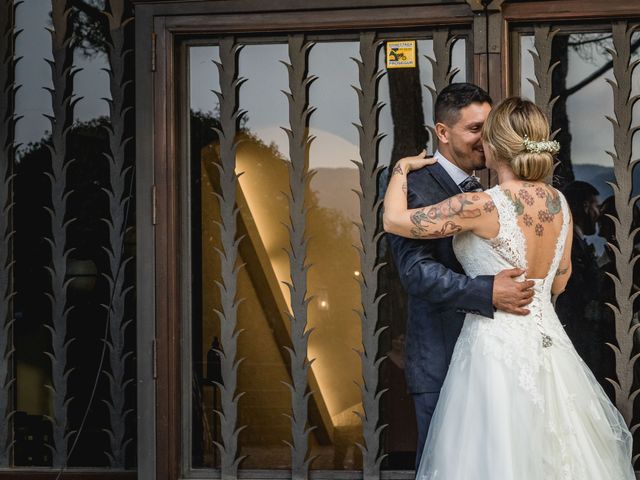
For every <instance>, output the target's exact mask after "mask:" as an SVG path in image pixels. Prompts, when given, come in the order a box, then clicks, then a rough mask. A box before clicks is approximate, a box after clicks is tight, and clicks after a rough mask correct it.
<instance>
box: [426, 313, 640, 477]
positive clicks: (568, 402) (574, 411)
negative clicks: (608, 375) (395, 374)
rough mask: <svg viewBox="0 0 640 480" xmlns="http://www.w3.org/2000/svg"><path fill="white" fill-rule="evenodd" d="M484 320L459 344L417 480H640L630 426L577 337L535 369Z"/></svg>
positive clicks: (546, 352) (543, 351) (549, 352)
mask: <svg viewBox="0 0 640 480" xmlns="http://www.w3.org/2000/svg"><path fill="white" fill-rule="evenodd" d="M548 314H550V315H554V316H555V312H553V311H552V310H551V311H550V312H549V313H548ZM498 315H501V313H498ZM504 315H506V314H504ZM480 318H482V317H477V318H471V319H470V318H467V320H466V322H465V326H464V328H463V332H462V334H461V339H463V337H464V339H463V340H462V341H460V340H459V341H458V343H457V344H456V349H455V352H454V356H453V359H452V363H451V366H450V368H449V373H448V374H447V377H446V379H445V382H444V385H443V387H442V391H441V394H440V398H439V400H438V405H437V407H436V410H435V412H434V415H433V418H432V421H431V425H430V428H429V434H428V437H427V442H426V445H425V449H424V452H423V455H422V459H421V463H420V466H419V468H418V472H417V476H416V478H417V479H418V480H605V479H606V480H609V479H611V480H632V479H633V480H635V474H634V472H633V468H632V465H631V451H632V438H631V434H630V433H629V430H628V428H627V426H626V423H625V421H624V419H623V418H622V416H621V415H620V413H619V412H618V410H617V409H616V408H615V407H614V406H613V404H612V403H611V402H610V401H609V399H608V397H607V396H606V394H605V392H604V390H603V389H602V388H601V387H600V385H599V384H598V382H597V380H596V379H595V377H594V376H593V374H592V373H591V371H590V370H589V368H588V367H587V366H586V365H585V364H584V362H583V361H582V360H581V359H580V357H579V356H578V354H577V353H576V351H575V350H574V349H573V347H572V346H571V344H570V342H569V341H568V339H565V340H566V341H564V342H563V341H560V342H558V341H556V342H555V344H554V345H552V346H550V347H548V348H544V347H543V346H542V344H541V342H540V346H539V348H537V349H536V351H535V353H534V354H533V355H539V358H537V359H536V360H537V361H534V362H531V364H530V365H529V366H527V365H526V363H522V362H523V358H517V355H518V353H522V352H516V351H514V352H508V354H505V353H504V349H505V348H509V347H508V345H505V342H504V341H503V340H501V339H500V338H497V337H495V336H493V335H491V334H489V333H486V332H485V331H483V330H482V329H478V328H476V327H477V326H478V323H479V322H481V320H479V319H480ZM486 320H487V319H485V321H486ZM509 320H510V319H507V321H509ZM554 320H557V317H556V319H554ZM520 321H522V318H521V319H520ZM474 322H475V323H474ZM558 325H559V323H558ZM474 328H475V330H476V331H475V332H469V331H467V332H465V329H467V330H469V329H474ZM560 328H561V327H560ZM563 334H564V332H563ZM496 352H502V353H499V354H496ZM530 355H531V353H530V352H529V353H528V354H527V356H530ZM523 365H524V366H523Z"/></svg>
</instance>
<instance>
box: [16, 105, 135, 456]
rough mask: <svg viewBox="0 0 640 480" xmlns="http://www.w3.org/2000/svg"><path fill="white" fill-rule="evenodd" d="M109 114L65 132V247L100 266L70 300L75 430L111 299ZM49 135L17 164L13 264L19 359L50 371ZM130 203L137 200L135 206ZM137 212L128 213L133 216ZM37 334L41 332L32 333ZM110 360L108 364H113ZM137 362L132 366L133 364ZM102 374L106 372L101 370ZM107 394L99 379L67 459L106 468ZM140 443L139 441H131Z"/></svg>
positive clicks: (131, 398) (130, 396)
mask: <svg viewBox="0 0 640 480" xmlns="http://www.w3.org/2000/svg"><path fill="white" fill-rule="evenodd" d="M108 124H109V120H108V119H107V118H105V117H101V118H97V119H94V120H91V121H88V122H78V123H76V124H74V125H73V126H72V128H71V129H70V131H69V136H68V155H69V158H73V159H75V160H74V161H73V162H71V163H70V165H69V169H68V172H67V179H68V187H69V190H70V191H71V192H72V193H71V197H70V201H69V202H68V203H67V209H66V212H65V218H67V219H69V220H71V219H73V221H71V222H70V224H69V227H68V245H67V246H68V247H69V248H72V249H73V251H72V253H71V255H70V258H71V259H72V261H76V260H80V261H83V262H86V261H91V262H93V264H95V266H96V270H97V272H98V274H97V276H96V278H95V282H96V283H95V287H93V290H91V291H85V292H81V291H76V290H73V289H72V290H71V291H70V296H69V303H70V304H72V305H73V307H74V308H73V309H72V310H71V311H70V313H69V333H68V335H69V338H75V339H76V341H75V342H73V343H72V344H71V346H70V348H69V364H70V365H73V366H74V368H75V370H74V372H73V374H72V375H70V376H69V390H70V392H71V395H72V396H73V397H74V401H73V405H76V407H77V408H75V409H72V410H71V412H72V413H71V414H70V418H69V425H70V428H77V426H78V425H79V423H80V420H81V416H82V413H83V410H82V408H81V407H82V406H84V405H87V402H88V398H89V395H90V393H91V390H90V389H88V388H87V381H93V378H94V377H95V373H96V372H95V366H96V365H97V364H98V356H99V354H100V351H99V349H96V345H100V344H101V337H102V332H103V331H104V327H103V326H104V321H105V319H106V313H105V310H104V309H103V307H102V306H101V303H104V302H105V299H106V298H108V290H109V286H108V284H107V282H106V281H105V279H104V277H103V276H102V275H100V272H107V271H109V259H108V257H107V255H105V251H104V249H103V247H104V245H108V244H109V238H108V232H107V229H106V228H105V222H104V220H103V219H104V218H108V217H109V210H108V202H107V197H106V195H105V194H104V191H103V189H109V188H110V177H109V170H108V164H107V162H106V161H105V160H104V157H103V154H104V152H108V151H109V144H108V135H107V130H106V127H107V125H108ZM49 142H50V135H46V136H45V137H44V138H43V139H42V140H40V141H38V142H34V143H30V144H29V145H28V146H27V147H26V148H25V149H24V150H23V151H22V152H21V153H20V157H19V159H17V161H16V167H15V180H14V187H15V215H14V224H15V230H16V237H15V238H16V241H15V242H14V255H15V259H16V263H17V264H18V265H20V268H18V269H17V270H16V280H15V281H16V291H17V292H18V296H17V299H16V311H17V312H18V314H19V315H20V317H21V318H22V319H23V320H24V321H22V322H21V323H20V325H19V326H17V328H16V335H15V336H16V356H17V360H18V361H19V362H25V363H27V364H30V365H34V366H35V367H36V368H37V369H41V370H42V371H43V372H47V371H48V369H49V366H48V364H47V362H46V361H45V358H46V357H44V355H43V354H42V351H43V350H46V349H47V348H48V347H47V342H48V339H47V337H46V335H44V336H41V338H40V337H39V336H38V333H37V332H39V331H40V330H42V328H43V327H42V319H43V318H48V317H49V316H50V314H49V304H48V302H46V301H44V300H41V299H43V298H44V294H45V292H48V291H49V289H50V280H49V277H48V274H47V271H46V270H45V268H44V267H45V266H47V265H48V264H49V263H50V261H51V259H50V252H49V250H48V249H47V248H44V245H46V242H45V238H46V237H48V236H50V235H51V233H50V231H49V230H50V222H49V219H48V213H47V211H46V210H45V209H44V208H43V207H44V206H46V205H48V204H49V202H50V198H49V190H50V188H51V187H50V184H49V182H48V181H47V177H46V176H45V175H43V172H45V171H48V170H49V165H50V157H49V151H48V148H47V144H48V143H49ZM132 208H133V206H132ZM134 218H135V216H134V215H130V216H129V219H130V221H133V220H134ZM134 275H135V266H134V264H133V263H132V264H130V266H129V267H128V268H127V269H126V270H125V284H127V285H132V284H133V278H134ZM126 308H127V311H126V315H125V316H126V318H132V317H133V315H134V299H133V297H132V298H131V303H129V304H128V305H127V307H126ZM34 332H36V333H34ZM34 335H35V336H36V337H38V339H37V340H36V342H41V343H42V347H41V348H38V349H35V350H34V348H33V342H34V340H33V339H34ZM126 348H127V350H128V351H133V350H134V348H135V335H130V336H129V337H128V338H127V346H126ZM109 368H110V367H109V364H108V363H107V364H105V369H107V370H108V369H109ZM126 368H127V370H128V371H127V374H126V375H127V378H134V377H135V372H134V369H135V363H129V364H128V365H127V366H126ZM132 368H133V369H132ZM101 379H102V380H104V379H106V377H104V376H101ZM108 397H109V390H108V384H107V382H104V381H101V382H100V383H99V388H98V391H97V399H98V401H95V402H94V408H93V410H92V411H91V414H90V415H89V416H88V418H87V425H86V428H85V430H84V431H83V434H82V435H83V437H82V438H83V441H81V442H79V443H78V445H77V448H76V451H75V452H74V454H73V456H72V458H71V462H70V464H71V465H72V466H75V465H77V466H107V464H108V461H107V458H106V457H105V455H104V453H103V452H104V451H109V444H108V437H107V436H105V435H104V433H103V432H102V429H103V428H105V426H106V425H108V424H109V423H108V422H109V420H108V416H107V411H106V409H104V408H102V407H101V406H102V405H103V403H102V402H101V401H100V399H106V398H108ZM127 403H128V405H129V406H132V405H134V404H135V392H134V390H133V389H131V390H130V391H128V392H127ZM134 422H135V419H133V420H132V422H130V423H129V424H128V425H127V429H128V432H127V437H128V438H131V437H132V436H133V435H134V431H135V430H134V429H133V427H134V426H135V423H134ZM134 444H135V443H134Z"/></svg>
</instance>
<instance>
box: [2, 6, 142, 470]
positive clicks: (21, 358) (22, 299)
mask: <svg viewBox="0 0 640 480" xmlns="http://www.w3.org/2000/svg"><path fill="white" fill-rule="evenodd" d="M77 8H80V9H81V10H77V9H76V8H74V9H73V10H72V11H71V15H70V18H69V22H70V26H71V28H70V30H69V34H71V30H73V31H74V32H75V35H76V37H75V41H76V42H75V43H72V46H73V48H72V49H71V50H70V51H69V53H68V55H69V59H68V60H69V64H70V65H73V66H74V67H79V68H81V69H82V70H81V71H79V73H78V74H77V75H76V76H75V78H74V80H73V94H74V95H75V96H76V97H79V96H82V97H83V98H82V99H79V102H78V103H77V104H76V105H75V106H74V108H73V109H72V110H73V115H69V116H68V118H66V119H62V118H61V117H58V118H56V119H55V121H56V122H58V123H57V124H58V125H61V124H62V122H63V120H64V124H63V125H64V126H67V127H69V130H68V135H67V137H66V142H60V143H58V144H57V148H64V149H65V152H66V153H65V155H64V161H63V163H64V164H65V165H68V168H67V169H66V170H64V171H62V172H58V174H57V176H56V179H53V178H50V177H47V176H46V175H45V173H47V174H50V173H51V172H52V171H53V166H52V153H51V152H50V150H49V148H48V145H49V144H50V143H51V141H52V133H51V124H50V122H49V120H48V119H47V118H46V117H45V115H52V114H53V109H52V106H51V105H52V101H51V95H50V93H49V92H48V91H47V90H45V89H44V88H43V87H46V88H52V86H53V82H52V69H51V68H50V66H49V65H48V64H47V63H46V61H45V59H49V60H51V59H52V42H51V34H50V33H49V32H48V31H47V30H46V28H52V27H53V19H52V13H51V2H40V1H34V0H27V1H26V2H24V3H23V4H22V5H19V6H18V8H17V17H16V22H17V27H18V28H19V29H24V31H23V32H22V33H21V34H20V35H19V36H18V39H17V42H16V50H17V54H18V55H19V56H22V57H23V59H22V60H21V61H20V62H19V64H18V69H17V71H16V81H17V83H18V84H21V85H22V88H21V90H19V91H18V95H17V98H16V113H17V114H18V115H24V118H23V119H22V120H21V121H20V122H18V128H17V132H16V135H17V141H18V142H21V143H22V144H23V145H22V148H21V149H20V151H19V152H18V157H17V159H16V166H15V173H16V178H15V181H14V194H15V207H14V211H13V219H14V227H15V231H16V233H15V243H14V255H15V270H14V273H15V289H16V292H17V295H16V297H15V303H14V308H15V317H16V323H15V330H14V340H15V347H16V353H15V360H16V377H17V378H16V389H15V393H16V397H15V410H16V413H15V416H14V417H13V426H14V429H15V450H14V463H15V464H16V465H17V466H54V467H59V466H60V465H61V463H65V464H67V465H68V466H71V467H111V468H114V469H119V470H123V469H127V468H132V467H133V466H135V457H136V442H135V436H136V429H135V427H136V418H135V413H134V412H135V406H136V397H135V389H134V388H132V387H133V385H135V381H134V380H135V377H134V376H135V370H136V369H135V362H134V361H133V358H135V355H133V354H134V351H135V350H134V349H135V343H136V340H135V326H134V323H132V320H134V319H135V298H134V294H133V293H132V292H130V290H131V287H132V286H133V282H134V278H135V263H134V262H133V261H132V260H133V258H132V256H133V251H134V250H135V233H134V231H133V228H132V227H133V219H134V218H135V214H134V213H133V212H131V211H130V209H131V208H133V204H132V203H130V202H126V198H128V197H130V196H134V195H135V193H134V192H133V190H132V189H133V182H132V174H131V173H127V172H129V170H130V169H131V167H132V166H133V164H134V158H133V156H132V152H133V145H134V142H130V143H129V146H127V147H124V148H122V150H121V151H120V152H113V151H111V146H112V145H117V144H118V143H117V142H125V139H126V138H128V136H130V135H132V131H133V130H132V126H133V115H132V113H130V114H127V116H126V118H124V119H119V120H117V119H109V114H110V111H109V108H108V104H107V102H106V101H105V100H104V99H105V98H109V97H110V96H111V92H110V84H109V75H108V73H107V72H105V71H103V70H102V69H105V68H108V66H109V61H108V58H107V55H106V47H107V42H108V40H109V38H108V32H107V30H106V28H105V24H104V23H102V22H101V20H102V13H101V11H102V10H103V9H104V8H106V5H105V3H104V2H103V1H100V0H92V1H89V2H80V3H79V4H78V6H77ZM131 13H132V12H131V10H129V9H127V8H125V18H126V15H131ZM131 40H132V38H131V37H130V36H129V38H127V43H126V44H125V47H124V48H126V49H130V48H131V47H132V45H131V44H130V42H131ZM131 60H132V56H130V61H131ZM131 66H132V65H131V64H129V65H127V66H126V67H127V69H128V71H131ZM125 80H126V79H125ZM129 91H130V92H129V95H125V97H124V98H126V102H128V103H127V104H125V105H120V106H118V108H117V109H116V110H117V111H118V112H120V111H122V110H124V109H125V108H126V107H130V106H131V105H130V104H131V102H133V97H132V96H131V95H130V93H132V87H129ZM112 120H113V122H116V123H118V124H119V126H120V127H122V128H121V130H120V131H123V132H128V133H124V134H123V135H125V136H123V137H122V138H115V137H114V139H115V140H116V141H114V143H113V144H112V145H110V143H109V132H108V131H107V129H106V128H105V127H107V126H108V124H109V122H110V121H112ZM114 135H115V134H114ZM129 140H130V139H129ZM61 144H63V145H64V146H63V147H61ZM107 154H111V155H112V157H113V158H114V162H116V163H117V162H119V163H117V164H116V163H110V162H109V161H108V159H107V157H106V155H107ZM54 182H57V183H58V186H59V187H60V188H62V190H63V191H65V192H69V193H70V194H69V196H68V197H67V199H66V201H63V202H60V203H58V204H57V205H55V206H54V200H53V199H54V196H55V188H52V183H54ZM106 191H111V192H115V193H116V195H115V197H114V198H111V199H110V198H109V196H108V195H107V194H106ZM123 201H124V203H123ZM47 209H49V210H51V212H50V213H49V212H48V210H47ZM65 220H66V221H68V223H67V224H66V225H65V226H64V227H63V228H62V229H61V230H62V231H63V233H61V230H55V229H53V228H52V224H53V223H54V222H64V221H65ZM105 220H107V221H110V222H111V223H110V224H109V223H107V222H105ZM50 242H53V243H55V244H56V245H57V246H59V247H61V248H60V249H54V248H53V246H52V243H50ZM62 252H66V253H62ZM52 268H53V269H54V270H49V269H52ZM54 277H55V279H54ZM64 281H68V282H69V283H68V286H66V287H60V286H59V285H60V283H59V282H64ZM48 295H53V296H54V297H56V298H57V299H58V301H59V302H60V305H62V307H63V308H66V309H67V312H66V313H65V314H60V313H59V311H58V312H57V313H56V311H55V310H54V309H53V308H52V304H51V303H50V300H48V299H47V296H48ZM56 318H57V319H58V321H57V322H56V320H55V319H56ZM61 319H62V320H61ZM54 323H56V324H57V326H56V329H55V330H56V333H55V334H54V333H53V332H50V331H49V330H48V329H47V327H48V326H51V325H53V324H54ZM67 342H68V343H67ZM56 343H57V344H58V345H60V344H65V343H66V344H67V346H66V347H64V349H62V350H61V349H60V347H58V350H57V354H56V355H55V357H56V358H55V360H51V359H50V358H49V357H47V355H46V353H51V352H53V351H54V344H56ZM52 364H54V365H55V367H59V366H61V367H62V373H60V371H59V369H58V368H55V367H54V366H52ZM51 385H55V386H56V388H57V389H58V390H57V391H55V392H53V391H51V390H50V389H48V388H47V387H48V386H51ZM94 385H95V392H94ZM61 392H64V394H63V393H61ZM62 395H64V399H62ZM60 400H68V402H69V403H68V404H67V405H64V406H61V402H60ZM89 405H90V406H91V414H90V415H88V416H87V417H86V421H83V417H84V414H85V411H86V410H87V409H88V408H89ZM49 418H53V419H56V421H57V422H58V425H60V426H61V429H63V430H65V431H66V432H70V433H69V436H68V438H67V440H62V441H60V440H58V442H57V443H56V440H55V435H54V433H53V431H54V429H55V427H52V423H51V422H50V420H49ZM61 419H62V420H63V422H62V423H60V421H61ZM81 424H82V430H81V432H80V437H79V438H80V440H78V441H77V442H75V440H76V438H77V437H76V435H77V434H76V433H71V432H74V431H77V430H78V429H79V427H80V425H81ZM55 449H58V450H59V451H61V452H64V451H66V455H65V454H62V455H60V456H59V458H58V460H57V461H56V459H55V455H54V454H53V452H52V450H55Z"/></svg>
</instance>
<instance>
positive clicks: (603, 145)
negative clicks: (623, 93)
mask: <svg viewBox="0 0 640 480" xmlns="http://www.w3.org/2000/svg"><path fill="white" fill-rule="evenodd" d="M601 36H602V34H599V33H597V34H584V35H581V38H582V40H586V39H590V38H592V37H595V38H599V37H601ZM576 38H577V37H576V35H570V42H574V41H575V40H576ZM521 42H522V43H521V52H522V62H521V75H522V76H521V78H522V82H521V88H522V95H523V96H524V97H526V98H529V99H532V100H533V97H534V94H533V86H532V85H531V84H530V82H529V81H528V80H527V79H529V78H532V79H534V78H535V73H534V70H533V60H532V58H531V55H530V54H529V50H534V47H533V36H530V35H528V36H523V37H521ZM606 46H609V47H610V46H611V41H610V40H607V41H606ZM609 60H610V56H609V55H608V54H607V53H606V52H604V51H603V50H601V49H597V50H596V49H594V50H593V54H592V55H590V58H587V57H586V56H585V55H582V56H581V55H579V54H578V52H576V51H575V49H571V48H570V49H569V57H568V61H569V69H568V74H567V81H566V82H567V88H571V87H572V86H573V85H575V84H577V83H579V82H580V81H582V80H583V79H584V78H586V77H587V76H589V75H591V74H592V73H593V72H595V71H596V70H598V69H599V68H600V67H601V66H602V65H604V64H605V63H607V62H608V61H609ZM612 76H613V74H612V72H611V70H608V71H607V72H605V74H604V75H602V76H600V77H598V78H597V79H596V80H594V81H593V82H591V83H590V84H588V85H587V86H585V87H584V88H582V89H581V90H578V91H577V92H576V93H574V94H573V95H571V96H570V97H569V99H568V101H567V113H568V115H569V121H570V129H571V136H572V139H571V153H572V159H571V160H572V163H573V164H574V165H583V164H589V165H600V166H606V167H609V166H611V165H612V162H611V159H610V158H609V157H608V156H607V155H606V153H605V150H610V149H611V148H613V136H612V132H611V124H610V123H609V121H608V120H607V119H606V118H605V115H612V114H613V95H612V91H611V87H610V86H609V84H608V83H607V82H606V79H607V78H612ZM576 174H577V175H578V172H577V171H576Z"/></svg>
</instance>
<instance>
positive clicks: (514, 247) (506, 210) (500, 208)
mask: <svg viewBox="0 0 640 480" xmlns="http://www.w3.org/2000/svg"><path fill="white" fill-rule="evenodd" d="M486 193H487V194H488V195H489V196H490V197H491V200H492V201H493V203H494V205H495V206H496V210H497V212H498V218H499V222H500V231H499V232H498V236H497V237H496V238H495V239H494V240H493V243H494V246H495V247H496V249H498V250H499V251H500V253H501V255H502V256H503V257H504V258H506V259H507V260H508V261H509V262H510V263H511V264H512V265H514V266H517V267H520V268H524V269H526V268H527V244H526V241H525V238H524V234H523V233H522V230H521V229H520V226H519V225H518V212H517V211H516V208H517V207H516V206H515V205H514V203H513V202H512V201H511V199H510V198H509V197H508V196H507V194H506V193H505V192H504V191H503V190H502V189H501V188H500V185H496V186H495V187H493V188H490V189H489V190H486Z"/></svg>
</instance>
